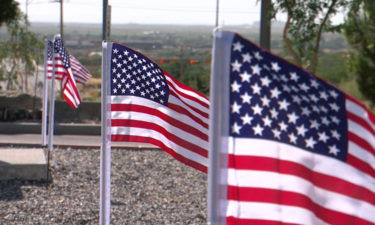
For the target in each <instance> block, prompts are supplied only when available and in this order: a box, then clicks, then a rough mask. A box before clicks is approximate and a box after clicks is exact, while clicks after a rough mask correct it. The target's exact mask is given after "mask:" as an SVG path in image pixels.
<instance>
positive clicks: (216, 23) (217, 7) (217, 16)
mask: <svg viewBox="0 0 375 225" xmlns="http://www.w3.org/2000/svg"><path fill="white" fill-rule="evenodd" d="M218 26H219V0H216V20H215V27H218Z"/></svg>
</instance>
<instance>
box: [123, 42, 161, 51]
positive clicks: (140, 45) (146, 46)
mask: <svg viewBox="0 0 375 225" xmlns="http://www.w3.org/2000/svg"><path fill="white" fill-rule="evenodd" d="M120 43H122V44H123V45H126V46H128V47H130V48H134V49H142V50H153V49H161V48H162V47H163V45H162V43H160V42H155V41H125V40H122V41H120Z"/></svg>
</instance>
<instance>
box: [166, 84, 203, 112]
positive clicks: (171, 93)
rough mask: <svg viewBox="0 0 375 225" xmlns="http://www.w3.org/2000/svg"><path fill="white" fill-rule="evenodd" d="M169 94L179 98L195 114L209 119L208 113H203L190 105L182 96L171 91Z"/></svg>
mask: <svg viewBox="0 0 375 225" xmlns="http://www.w3.org/2000/svg"><path fill="white" fill-rule="evenodd" d="M169 94H170V95H172V96H175V97H176V98H178V99H179V100H180V101H181V102H182V103H184V104H185V105H186V106H187V107H189V108H190V109H191V110H193V111H194V112H196V113H198V114H199V115H201V116H203V117H204V118H208V113H205V112H202V111H201V110H199V109H197V108H195V107H193V106H191V105H189V104H188V103H186V102H185V101H184V100H183V99H182V98H181V97H180V96H178V95H177V94H176V93H174V91H172V90H169Z"/></svg>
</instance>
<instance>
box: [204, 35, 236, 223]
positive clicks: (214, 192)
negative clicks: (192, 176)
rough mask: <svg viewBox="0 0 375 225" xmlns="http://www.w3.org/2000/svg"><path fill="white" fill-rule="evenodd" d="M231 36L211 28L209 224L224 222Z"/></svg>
mask: <svg viewBox="0 0 375 225" xmlns="http://www.w3.org/2000/svg"><path fill="white" fill-rule="evenodd" d="M232 39H233V35H232V34H231V33H226V32H224V31H221V30H219V29H215V30H214V44H213V49H212V56H213V58H212V63H211V84H210V87H211V89H210V124H209V128H210V129H209V140H210V142H209V154H208V156H209V157H208V158H209V161H208V163H209V164H208V165H209V167H208V190H207V195H208V197H207V201H208V202H207V203H208V206H207V210H208V218H207V219H208V224H209V225H222V224H225V211H226V209H225V206H226V204H225V201H226V197H227V193H226V186H225V184H226V182H227V181H226V180H227V179H226V177H227V175H226V173H225V172H223V170H224V168H227V155H228V152H227V151H228V143H229V140H228V136H229V113H228V112H227V111H226V109H228V108H229V87H230V86H229V74H228V71H229V69H230V68H229V65H230V62H229V60H230V47H231V45H230V44H229V45H228V44H227V43H228V42H231V40H232Z"/></svg>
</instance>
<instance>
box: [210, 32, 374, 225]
mask: <svg viewBox="0 0 375 225" xmlns="http://www.w3.org/2000/svg"><path fill="white" fill-rule="evenodd" d="M227 35H231V37H233V38H232V39H230V40H231V41H229V42H227V44H226V45H223V46H216V48H217V47H220V48H226V47H228V48H230V55H229V56H228V57H229V62H228V63H229V64H230V65H229V67H228V68H229V71H228V73H227V74H228V76H230V79H229V84H227V85H230V89H229V90H230V91H229V93H228V94H229V104H230V105H229V106H228V108H227V111H224V113H228V114H229V130H228V133H229V137H228V138H229V143H230V144H229V148H228V165H227V166H228V168H227V170H226V172H223V174H222V176H224V177H226V178H227V180H226V182H227V186H226V187H227V188H226V191H227V199H226V205H225V207H226V211H225V217H226V223H227V224H340V225H345V224H348V225H349V224H356V225H357V224H375V179H374V178H375V170H374V167H375V117H374V115H373V114H372V113H371V112H370V111H368V110H367V109H366V107H365V106H363V104H361V103H360V102H358V101H357V100H355V99H354V98H352V97H350V96H349V95H347V94H345V93H343V92H342V91H340V90H338V89H337V88H335V87H334V86H332V85H330V84H328V83H327V82H324V81H322V80H321V79H319V78H317V77H315V76H314V75H312V74H310V73H309V72H307V71H305V70H303V69H301V68H299V67H297V66H295V65H293V64H291V63H289V62H287V61H285V60H283V59H281V58H279V57H277V56H275V55H273V54H271V53H270V52H268V51H266V50H263V49H261V48H259V47H258V46H256V45H254V44H253V43H251V42H250V41H248V40H246V39H244V38H242V37H241V36H239V35H237V34H233V33H230V32H227ZM212 126H215V125H212ZM213 129H214V128H213Z"/></svg>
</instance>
